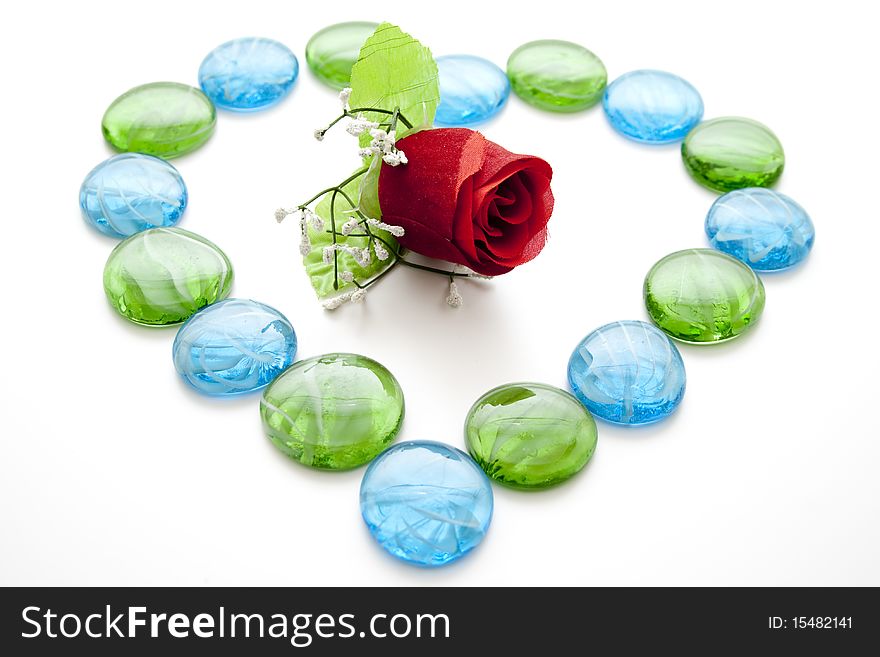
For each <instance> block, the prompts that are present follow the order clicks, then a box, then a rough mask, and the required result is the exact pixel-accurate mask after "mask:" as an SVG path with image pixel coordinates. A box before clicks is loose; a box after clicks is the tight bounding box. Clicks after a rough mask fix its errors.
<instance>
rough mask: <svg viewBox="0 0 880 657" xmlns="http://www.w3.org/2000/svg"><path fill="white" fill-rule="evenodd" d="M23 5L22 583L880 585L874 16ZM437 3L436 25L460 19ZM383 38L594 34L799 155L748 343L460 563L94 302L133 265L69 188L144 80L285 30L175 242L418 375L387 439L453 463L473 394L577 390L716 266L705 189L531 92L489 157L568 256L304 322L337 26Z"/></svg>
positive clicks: (16, 317)
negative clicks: (370, 504)
mask: <svg viewBox="0 0 880 657" xmlns="http://www.w3.org/2000/svg"><path fill="white" fill-rule="evenodd" d="M416 4H418V5H419V6H424V7H426V8H424V9H422V8H419V7H417V6H415V5H414V4H413V3H408V4H407V6H405V7H401V6H400V3H397V4H393V5H392V4H388V3H385V4H383V5H382V7H383V8H384V9H383V10H381V11H380V10H371V9H370V7H369V5H368V4H365V3H362V2H358V3H354V2H341V1H338V2H333V3H332V5H331V4H328V3H283V2H258V1H255V0H251V1H249V2H230V3H222V2H214V3H211V5H210V7H208V5H205V4H203V3H198V4H196V3H184V2H159V1H155V2H150V3H147V4H144V3H138V4H134V3H132V4H128V3H123V4H120V3H117V2H107V3H101V4H98V3H65V4H62V3H58V4H57V5H46V4H45V3H41V2H32V3H25V4H23V5H21V6H19V7H18V9H17V17H16V19H15V20H7V21H4V22H3V26H2V28H0V29H2V32H3V34H2V39H0V47H2V49H3V52H2V59H3V61H4V62H5V64H4V87H5V89H6V92H5V94H4V99H3V109H2V113H3V127H4V135H3V140H2V146H3V153H2V160H0V162H2V167H3V172H2V174H3V180H4V194H3V207H4V212H3V215H4V217H3V218H4V234H3V250H2V253H3V257H2V260H0V267H2V281H3V292H4V297H5V298H4V301H5V303H4V311H3V320H4V321H3V324H2V328H0V330H2V333H3V335H2V342H3V344H4V347H5V351H4V359H3V361H4V362H3V364H4V375H3V378H2V387H3V390H2V400H3V401H2V404H3V410H2V426H0V440H2V452H0V454H2V456H0V526H2V528H3V529H2V540H0V583H2V584H121V585H133V584H270V585H282V584H283V585H306V584H312V585H334V584H379V585H389V584H411V585H442V584H466V585H472V584H500V585H504V584H530V585H539V584H578V585H629V584H731V585H739V584H761V585H764V584H767V585H774V584H797V585H800V584H804V585H806V584H822V585H825V584H848V585H852V584H873V585H878V584H880V560H878V559H877V554H878V552H880V528H878V517H880V513H878V512H880V477H878V476H877V474H876V473H877V468H878V462H880V440H878V436H880V433H878V431H877V428H876V417H877V401H876V398H877V392H878V387H877V380H876V370H877V366H878V357H877V350H876V348H875V346H874V343H875V342H876V334H877V325H876V320H877V310H876V281H877V273H876V272H877V247H878V231H877V224H878V220H880V217H878V213H877V203H876V198H877V197H876V194H877V185H876V180H877V162H876V154H877V152H878V140H877V132H876V130H875V129H874V126H875V124H876V120H875V116H874V115H875V113H876V109H877V96H876V84H874V82H873V80H874V79H875V77H876V75H875V73H876V71H875V68H876V67H875V65H876V63H877V61H880V52H878V47H877V39H876V34H874V32H875V30H874V27H873V26H874V25H875V23H876V21H875V20H873V19H871V18H870V17H869V16H868V15H865V11H866V10H863V9H861V10H860V9H857V8H858V7H859V6H860V5H861V6H863V7H867V5H864V4H863V3H855V2H851V3H850V2H836V3H835V4H834V7H833V8H832V9H822V10H818V9H813V8H812V7H807V3H797V4H794V3H792V4H791V5H789V6H788V7H786V6H783V3H772V4H771V3H767V2H742V1H740V2H737V3H736V7H735V9H736V10H735V11H733V10H731V7H730V6H728V5H718V6H717V7H716V6H715V5H711V7H712V8H711V9H710V8H709V7H710V5H707V4H705V3H697V2H693V3H681V4H679V3H656V2H627V3H625V4H624V5H621V4H619V3H618V4H615V3H590V4H589V5H577V6H580V7H583V8H581V9H572V7H573V6H574V5H573V4H572V3H563V2H550V1H547V0H545V1H544V2H541V3H506V4H503V5H502V4H501V3H475V2H456V3H452V2H431V3H416ZM443 8H448V9H446V10H442V9H443ZM383 18H388V19H389V20H392V21H394V22H396V23H398V24H400V25H401V26H402V27H403V28H404V29H405V30H407V31H409V32H411V33H412V34H414V35H415V36H417V37H418V38H419V39H421V40H422V41H423V42H424V43H425V44H427V45H429V46H431V48H432V49H433V51H434V54H435V55H441V54H449V53H455V52H467V53H472V54H476V55H481V56H484V57H487V58H489V59H492V60H493V61H495V62H497V63H498V64H500V65H502V66H503V65H504V63H505V62H506V58H507V55H508V54H509V53H510V52H511V51H512V50H513V49H514V48H515V47H517V46H518V45H520V44H521V43H524V42H526V41H529V40H533V39H539V38H562V39H569V40H573V41H577V42H581V43H583V44H584V45H586V46H587V47H589V48H590V49H592V50H593V51H594V52H596V53H597V54H598V55H599V56H600V57H601V58H602V59H603V60H604V62H605V63H606V65H607V67H608V72H609V77H610V78H611V79H613V78H615V77H616V76H618V75H620V74H622V73H624V72H626V71H629V70H632V69H635V68H646V67H650V68H660V69H666V70H670V71H674V72H675V73H678V74H680V75H682V76H683V77H685V78H687V79H688V80H690V81H691V82H692V83H693V84H694V85H695V86H696V87H697V88H698V89H699V90H700V92H701V93H702V95H703V98H704V101H705V103H706V117H707V118H711V117H716V116H724V115H731V114H733V115H742V116H748V117H752V118H755V119H757V120H760V121H762V122H764V123H766V124H767V125H769V126H771V127H772V129H773V130H774V131H775V132H776V133H777V134H778V135H779V137H780V139H781V140H782V143H783V144H784V146H785V150H786V156H787V164H786V170H785V174H784V176H783V178H782V180H781V184H780V185H779V187H778V189H779V190H781V191H783V192H785V193H786V194H789V195H791V196H793V197H794V198H795V199H797V200H798V201H799V202H800V203H801V204H802V205H803V206H804V207H805V208H806V209H807V210H808V212H810V213H811V215H812V217H813V219H814V221H815V223H816V227H817V234H818V237H817V242H816V248H815V249H814V252H813V254H812V256H811V257H810V258H809V260H808V262H807V264H806V266H804V267H802V268H800V269H797V270H796V271H792V272H790V273H786V274H783V275H776V276H766V277H765V283H766V287H767V307H766V311H765V314H764V318H763V320H762V322H761V324H760V325H759V327H757V329H756V330H754V331H753V332H752V333H751V334H749V335H748V336H746V337H744V338H742V339H740V340H737V341H735V342H734V343H731V344H728V345H723V346H718V347H715V348H711V347H710V348H692V347H682V353H683V355H684V359H685V363H686V367H687V372H688V389H687V394H686V396H685V400H684V403H683V405H682V407H681V408H680V409H679V411H678V413H676V414H675V416H674V417H673V418H672V419H670V420H668V421H666V422H664V423H662V424H660V425H657V426H653V427H650V428H646V429H640V430H624V429H620V428H615V427H612V426H609V425H607V424H600V438H599V445H598V448H597V451H596V454H595V457H594V458H593V460H592V462H591V463H590V465H589V466H588V467H587V469H586V470H585V471H584V472H583V473H582V474H581V475H579V476H578V477H577V478H575V479H574V480H572V481H570V482H568V483H567V484H565V485H563V486H561V487H559V488H556V489H554V490H551V491H547V492H542V493H535V494H523V493H519V492H514V491H510V490H505V489H502V488H497V487H496V489H495V494H496V499H495V511H496V514H495V519H494V522H493V525H492V528H491V530H490V532H489V535H488V537H487V539H486V541H485V542H484V543H483V545H482V546H481V547H480V548H479V549H478V550H477V551H476V552H475V553H473V554H472V555H470V556H469V558H467V559H464V560H462V561H461V562H459V563H458V564H456V565H454V566H452V567H448V568H445V569H440V570H435V571H423V570H417V569H413V568H410V567H407V566H405V565H404V564H401V563H399V562H397V561H395V560H393V559H391V558H390V557H387V556H386V555H385V554H384V552H382V551H381V550H380V549H379V548H378V547H377V546H376V545H375V544H374V543H373V541H372V539H371V538H370V536H369V535H368V533H367V531H366V529H365V527H364V525H363V523H362V522H361V519H360V515H359V511H358V486H359V484H360V478H361V476H362V474H363V470H357V471H354V472H347V473H342V474H333V473H324V472H314V471H310V470H308V469H307V468H304V467H301V466H300V465H298V464H296V463H293V462H291V461H289V460H287V459H286V458H285V457H284V456H282V455H281V454H280V453H279V452H278V451H277V450H276V449H275V448H274V447H272V445H271V444H270V443H269V442H268V440H266V439H265V438H264V437H263V435H262V432H261V428H260V422H259V416H258V398H257V397H251V398H247V399H239V400H235V401H215V400H210V399H205V398H201V397H199V396H197V395H196V394H195V393H193V392H191V391H189V390H188V389H186V388H185V387H184V386H183V384H182V383H181V382H180V381H178V380H177V378H176V375H175V372H174V370H173V368H172V364H171V357H170V356H171V354H170V349H171V342H172V340H173V337H174V333H175V331H174V329H168V330H150V329H144V328H140V327H137V326H134V325H132V324H128V323H126V322H125V321H123V320H121V319H120V318H119V317H117V316H116V315H115V314H114V313H113V311H112V310H111V309H110V307H109V306H108V304H107V302H106V300H105V298H104V294H103V291H102V288H101V273H102V269H103V266H104V261H105V259H106V257H107V254H108V253H109V252H110V250H111V248H112V247H113V246H114V244H115V241H113V240H111V239H107V238H103V237H102V236H100V235H99V234H97V233H96V232H94V231H92V230H90V229H88V228H87V227H86V226H85V225H84V224H83V222H82V220H81V219H80V217H79V211H78V207H77V191H78V187H79V184H80V182H81V180H82V178H83V177H84V176H85V174H86V173H87V172H88V171H89V170H90V169H91V168H92V167H93V166H94V165H96V164H97V163H98V162H100V161H101V160H103V159H104V158H106V157H108V156H109V155H110V151H109V149H108V147H107V146H106V145H105V144H104V142H103V140H102V138H101V132H100V119H101V116H102V114H103V112H104V110H105V108H106V107H107V105H108V104H109V103H110V102H111V101H112V100H113V99H114V98H115V97H116V96H117V95H118V94H120V93H122V92H123V91H125V90H127V89H129V88H130V87H133V86H135V85H138V84H142V83H146V82H152V81H158V80H177V81H180V82H187V83H190V84H195V83H196V72H197V70H198V66H199V63H200V62H201V59H202V57H203V56H204V55H205V54H206V53H207V52H208V51H209V50H210V49H211V48H213V47H214V46H215V45H217V44H219V43H221V42H223V41H225V40H227V39H230V38H235V37H238V36H244V35H252V34H253V35H264V36H268V37H273V38H276V39H279V40H281V41H283V42H284V43H286V44H288V45H289V46H290V47H291V48H292V49H293V50H294V51H295V52H296V54H297V56H298V57H299V59H300V66H301V72H300V77H299V80H298V82H297V84H296V88H295V91H294V92H293V94H292V96H291V97H289V98H288V99H287V100H286V101H285V102H284V103H283V104H282V105H280V106H279V107H277V108H276V109H273V110H271V111H268V112H265V113H260V114H251V115H241V116H236V115H231V114H229V113H225V112H224V113H221V115H220V117H219V121H218V127H217V132H216V135H215V136H214V137H213V139H212V140H211V141H210V142H209V143H208V144H207V145H206V146H205V147H204V148H202V149H201V150H199V151H198V152H196V153H195V154H192V155H189V156H186V157H184V158H181V159H179V160H175V161H174V164H175V165H176V166H177V167H178V168H179V169H180V171H181V172H182V174H183V176H184V178H185V180H186V182H187V184H188V186H189V190H190V194H191V205H190V207H189V208H188V210H187V212H186V215H185V217H184V220H183V222H182V224H181V226H182V227H184V228H186V229H189V230H192V231H195V232H197V233H201V234H203V235H205V236H206V237H208V238H209V239H211V240H213V241H214V242H216V243H217V244H218V245H220V246H221V247H222V248H224V249H225V251H226V252H227V253H228V255H229V257H230V258H231V259H232V262H233V263H234V265H235V268H236V276H237V278H236V281H235V285H234V288H233V295H234V296H240V297H252V298H255V299H258V300H260V301H263V302H266V303H269V304H271V305H274V306H276V307H278V308H279V309H281V310H282V311H283V312H285V313H286V314H287V315H288V317H289V318H290V319H291V321H292V322H293V323H294V325H295V327H296V330H297V333H298V335H299V339H300V349H299V353H298V357H300V358H304V357H308V356H313V355H317V354H321V353H324V352H328V351H333V350H343V351H354V352H361V353H364V354H367V355H369V356H371V357H374V358H376V359H377V360H379V361H380V362H382V363H384V364H385V365H387V366H388V367H389V369H391V371H392V372H394V373H395V374H396V375H397V377H398V378H399V380H400V382H401V384H402V386H403V389H404V391H405V394H406V402H407V417H406V421H405V424H404V428H403V431H402V433H401V435H400V439H434V440H441V441H445V442H449V443H451V444H453V445H456V446H459V447H461V446H463V439H462V423H463V420H464V416H465V413H466V412H467V410H468V408H469V407H470V404H471V403H472V402H473V400H474V399H476V397H478V396H479V395H480V394H481V393H483V392H484V391H486V390H487V389H489V388H491V387H493V386H495V385H498V384H501V383H505V382H510V381H515V380H535V381H544V382H547V383H551V384H555V385H558V386H563V387H564V386H565V371H566V363H567V360H568V356H569V353H570V351H571V349H572V348H573V346H574V345H575V343H576V342H577V341H578V340H579V339H580V338H582V337H583V336H584V335H585V334H586V333H587V332H589V331H590V330H592V329H593V328H595V327H597V326H599V325H601V324H603V323H606V322H609V321H612V320H617V319H626V318H644V317H645V312H644V307H643V304H642V298H641V286H642V279H643V277H644V275H645V273H646V272H647V270H648V269H649V267H650V266H651V265H652V264H653V263H654V262H655V261H656V260H657V259H659V258H660V257H662V256H663V255H666V254H667V253H669V252H671V251H675V250H678V249H681V248H686V247H692V246H704V245H705V237H704V234H703V219H704V217H705V213H706V211H707V210H708V208H709V205H710V203H711V202H712V200H713V199H714V198H715V196H714V195H713V194H711V193H709V192H708V191H706V190H704V189H702V188H700V187H698V186H697V185H696V184H694V183H693V182H692V181H690V180H689V179H688V177H687V175H686V173H685V171H684V169H683V167H682V164H681V160H680V157H679V155H678V152H677V148H676V147H675V146H671V147H666V148H649V147H644V146H639V145H636V144H634V143H631V142H628V141H625V140H624V139H623V138H621V137H619V136H617V135H616V134H615V133H614V132H612V130H611V129H610V127H609V126H608V125H607V123H606V121H605V118H604V116H603V114H602V111H601V108H599V107H597V108H595V109H593V110H591V111H588V112H585V113H581V114H574V115H570V116H554V115H550V114H547V113H543V112H540V111H538V110H535V109H532V108H531V107H529V106H527V105H526V104H525V103H523V102H522V101H521V100H519V99H518V98H516V97H511V99H510V102H509V104H508V106H507V108H506V109H505V110H504V112H503V113H502V114H501V116H500V117H499V118H498V119H496V120H495V121H494V122H492V123H490V124H488V125H486V126H485V127H484V128H483V131H484V132H485V134H486V135H487V136H488V137H489V138H490V139H493V140H495V141H497V142H499V143H501V144H503V145H504V146H505V147H507V148H509V149H510V150H513V151H518V152H523V153H533V154H536V155H540V156H542V157H544V158H545V159H547V160H548V161H549V162H550V163H551V164H552V165H553V167H554V170H555V175H554V179H553V190H554V192H555V194H556V201H557V205H556V212H555V213H554V216H553V219H552V221H551V228H552V238H551V240H550V242H549V244H548V245H547V248H546V249H545V251H544V252H543V253H542V254H541V255H540V256H539V257H538V259H537V260H535V261H534V262H533V263H531V264H529V265H527V266H524V267H522V268H521V269H519V270H517V271H515V272H514V273H511V274H510V275H507V276H504V277H502V278H499V279H496V280H495V281H494V282H491V283H488V284H482V285H477V284H468V283H465V284H463V285H462V286H461V287H462V293H463V295H464V299H465V306H464V307H463V308H461V309H459V310H457V311H455V310H451V309H449V308H447V307H446V306H445V305H444V301H443V300H444V297H445V295H446V286H445V284H444V282H443V280H442V279H440V278H438V277H435V276H432V275H430V274H422V273H418V272H413V271H408V270H406V271H404V270H402V269H401V271H398V272H396V273H395V274H393V275H391V276H390V277H389V278H387V279H386V280H385V281H384V282H383V283H382V284H380V285H378V286H377V287H376V288H375V289H373V290H371V291H370V293H369V296H368V300H367V303H366V304H365V305H362V306H360V307H350V308H344V309H342V310H340V311H337V312H336V313H335V314H328V313H325V312H324V311H322V310H321V308H320V306H319V304H318V303H317V302H316V301H315V299H314V297H313V295H312V293H311V290H310V287H309V284H308V281H307V279H306V277H305V275H304V274H303V272H302V270H301V267H300V264H299V262H298V260H299V259H298V257H297V254H296V248H297V242H296V236H295V233H296V228H295V226H294V225H293V224H292V223H291V224H285V225H282V226H278V225H277V224H276V223H275V221H274V219H273V211H274V209H275V208H276V207H278V206H279V205H287V206H290V205H293V204H295V203H296V202H298V201H300V200H302V199H303V198H304V197H307V196H309V195H311V193H313V192H314V191H317V190H318V189H320V188H321V187H323V186H325V185H326V184H328V183H331V182H334V181H336V180H338V179H341V178H342V177H344V176H345V175H347V173H348V172H349V171H350V170H351V169H352V168H353V166H355V164H356V156H355V155H354V152H353V150H352V149H353V141H352V140H351V139H350V138H349V137H348V136H347V135H345V134H344V132H343V131H340V132H338V133H335V134H333V133H331V135H330V136H329V137H328V138H327V140H326V141H325V142H324V143H322V144H319V143H317V142H315V141H314V140H313V139H312V130H313V129H314V128H315V127H317V126H319V125H322V124H323V123H326V121H327V120H328V119H329V118H330V117H332V116H333V115H334V114H335V112H336V110H337V105H336V99H335V94H334V93H333V92H331V91H329V90H327V89H326V88H323V87H322V86H321V85H319V84H318V82H316V80H315V79H314V78H313V77H312V75H311V74H310V72H309V71H308V70H307V67H306V63H305V55H304V48H305V44H306V41H307V40H308V38H309V37H310V36H311V35H312V34H313V33H314V32H315V31H316V30H318V29H320V28H322V27H324V26H326V25H328V24H331V23H334V22H338V21H340V20H355V19H375V20H381V19H383Z"/></svg>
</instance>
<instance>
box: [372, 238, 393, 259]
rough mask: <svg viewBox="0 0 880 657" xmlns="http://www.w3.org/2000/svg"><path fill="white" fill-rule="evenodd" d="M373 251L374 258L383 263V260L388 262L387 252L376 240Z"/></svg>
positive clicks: (388, 255)
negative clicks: (374, 253)
mask: <svg viewBox="0 0 880 657" xmlns="http://www.w3.org/2000/svg"><path fill="white" fill-rule="evenodd" d="M373 251H375V252H376V257H377V258H379V260H382V261H383V262H384V261H385V260H388V258H389V257H390V254H389V253H388V250H387V249H386V248H385V247H384V246H383V244H382V243H381V242H379V241H378V240H375V241H374V242H373Z"/></svg>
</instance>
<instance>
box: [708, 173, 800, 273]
mask: <svg viewBox="0 0 880 657" xmlns="http://www.w3.org/2000/svg"><path fill="white" fill-rule="evenodd" d="M706 235H708V236H709V242H710V243H711V244H712V246H714V247H715V248H716V249H718V250H719V251H724V252H725V253H729V254H730V255H732V256H733V257H735V258H739V259H740V260H742V261H743V262H744V263H746V264H747V265H749V266H750V267H751V268H752V269H756V270H758V271H778V270H780V269H787V268H788V267H792V266H794V265H796V264H798V263H799V262H800V261H801V260H803V259H804V258H806V257H807V255H808V254H809V253H810V249H812V248H813V240H814V238H815V236H816V231H815V229H814V228H813V222H812V221H811V220H810V216H809V215H808V214H807V213H806V211H805V210H804V209H803V208H802V207H801V206H800V205H798V204H797V203H795V202H794V201H793V200H792V199H790V198H789V197H788V196H786V195H785V194H780V193H779V192H774V191H773V190H771V189H764V188H762V187H750V188H748V189H739V190H735V191H733V192H729V193H728V194H725V195H724V196H722V197H721V198H719V199H718V200H717V201H715V203H713V204H712V207H711V208H710V209H709V214H708V215H707V216H706Z"/></svg>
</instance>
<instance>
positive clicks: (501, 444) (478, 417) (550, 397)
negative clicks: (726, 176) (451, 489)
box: [464, 383, 597, 488]
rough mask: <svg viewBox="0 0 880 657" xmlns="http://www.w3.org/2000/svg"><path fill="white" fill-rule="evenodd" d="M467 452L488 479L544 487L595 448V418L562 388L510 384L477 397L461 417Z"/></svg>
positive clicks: (582, 463) (561, 477)
mask: <svg viewBox="0 0 880 657" xmlns="http://www.w3.org/2000/svg"><path fill="white" fill-rule="evenodd" d="M464 429H465V440H466V441H467V446H468V452H470V455H471V456H472V457H473V458H474V460H475V461H476V462H477V463H478V464H479V465H480V467H481V468H483V470H484V471H485V472H486V474H487V475H489V476H490V477H491V478H492V479H495V480H496V481H498V482H499V483H502V484H506V485H507V486H512V487H513V488H546V487H548V486H553V485H555V484H558V483H560V482H562V481H565V480H566V479H568V478H569V477H571V476H572V475H574V474H576V473H577V472H579V471H580V470H581V469H582V468H583V467H584V466H585V465H586V464H587V461H589V460H590V457H591V456H592V455H593V451H594V450H595V449H596V438H597V433H596V423H595V422H594V421H593V417H592V416H591V415H590V413H589V411H587V409H586V408H584V406H583V405H582V404H581V403H580V402H579V401H578V400H577V399H575V398H574V397H572V396H571V395H570V394H569V393H567V392H565V391H564V390H560V389H559V388H554V387H553V386H548V385H544V384H542V383H511V384H508V385H503V386H500V387H498V388H495V389H494V390H490V391H489V392H487V393H486V394H485V395H483V396H482V397H480V398H479V399H478V400H477V401H476V402H475V403H474V405H473V406H472V407H471V410H470V411H469V412H468V415H467V419H466V420H465V425H464Z"/></svg>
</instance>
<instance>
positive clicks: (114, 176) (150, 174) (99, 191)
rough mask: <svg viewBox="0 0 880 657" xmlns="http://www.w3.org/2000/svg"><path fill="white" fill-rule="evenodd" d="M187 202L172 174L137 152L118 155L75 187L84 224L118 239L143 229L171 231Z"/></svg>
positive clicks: (179, 179)
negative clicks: (168, 229)
mask: <svg viewBox="0 0 880 657" xmlns="http://www.w3.org/2000/svg"><path fill="white" fill-rule="evenodd" d="M186 199H187V194H186V185H185V184H184V183H183V178H182V177H181V176H180V173H178V171H177V169H175V168H174V167H173V166H171V165H170V164H168V162H166V161H165V160H161V159H159V158H158V157H153V156H152V155H142V154H141V153H122V154H121V155H115V156H113V157H111V158H110V159H109V160H105V161H103V162H101V164H99V165H98V166H96V167H95V168H94V169H92V170H91V172H90V173H89V175H87V176H86V179H85V180H84V181H83V184H82V186H81V187H80V188H79V207H80V209H81V210H82V216H83V219H85V220H86V223H88V224H89V225H90V226H93V227H94V228H97V229H98V230H99V231H101V232H102V233H104V234H105V235H109V236H110V237H118V238H120V239H121V238H123V237H130V236H131V235H134V234H135V233H139V232H141V231H142V230H147V229H148V228H157V227H169V226H174V225H175V224H176V223H177V222H178V221H180V217H181V216H182V215H183V210H184V208H186Z"/></svg>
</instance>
